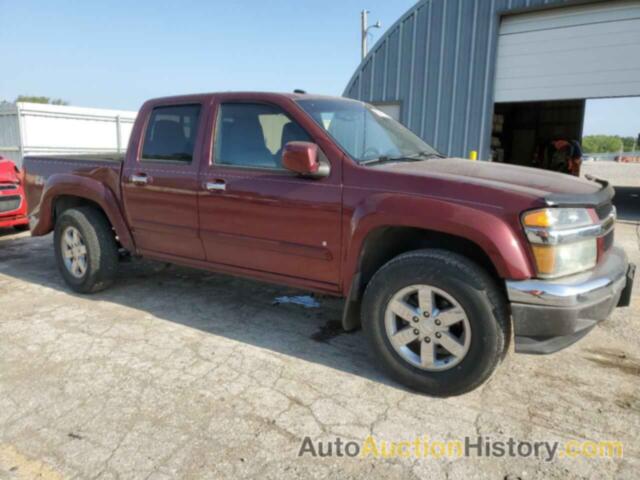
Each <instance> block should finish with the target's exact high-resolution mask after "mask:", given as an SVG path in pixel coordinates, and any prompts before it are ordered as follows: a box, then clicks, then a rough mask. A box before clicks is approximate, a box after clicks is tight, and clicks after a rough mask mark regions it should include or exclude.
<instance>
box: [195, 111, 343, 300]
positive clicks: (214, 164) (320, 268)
mask: <svg viewBox="0 0 640 480" xmlns="http://www.w3.org/2000/svg"><path fill="white" fill-rule="evenodd" d="M216 112H217V113H216V122H215V141H214V145H213V155H212V159H211V162H210V164H209V165H207V166H205V168H204V169H203V172H202V193H201V197H200V236H201V238H202V241H203V244H204V248H205V253H206V256H207V260H208V261H209V262H212V263H215V264H222V265H228V266H232V267H238V268H241V269H244V270H247V271H252V272H265V273H267V274H277V275H280V276H286V277H290V278H295V279H305V280H309V281H312V282H315V283H318V284H321V285H324V286H327V288H329V289H332V287H329V286H330V285H331V286H335V285H337V284H338V280H339V267H340V251H341V249H340V240H341V239H340V216H341V181H340V178H341V177H340V175H341V172H340V167H341V164H340V162H339V161H338V160H339V159H336V158H329V161H330V162H331V163H332V171H331V174H330V176H329V177H327V178H323V179H315V180H314V179H309V178H302V177H300V176H297V175H295V174H293V173H291V172H289V171H287V170H285V169H284V168H283V167H282V165H281V153H282V149H283V147H284V145H285V144H286V143H287V142H290V141H296V140H297V141H314V139H313V138H312V137H311V135H310V134H309V133H307V131H306V130H305V128H304V127H302V125H301V124H300V123H299V122H298V121H296V120H295V119H294V118H293V117H292V116H291V115H290V114H288V113H285V110H284V109H283V108H282V107H280V106H278V105H275V104H267V103H247V102H246V101H242V102H237V101H236V102H234V101H224V102H222V103H218V104H217V105H216ZM298 115H299V114H298ZM308 121H309V122H311V120H308Z"/></svg>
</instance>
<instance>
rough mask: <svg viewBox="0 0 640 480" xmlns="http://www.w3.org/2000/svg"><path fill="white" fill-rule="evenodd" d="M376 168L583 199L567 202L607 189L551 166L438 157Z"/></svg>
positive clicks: (537, 194) (590, 197)
mask: <svg viewBox="0 0 640 480" xmlns="http://www.w3.org/2000/svg"><path fill="white" fill-rule="evenodd" d="M375 168H379V169H384V170H386V171H389V172H395V173H403V174H407V175H412V176H419V177H430V178H442V179H446V180H450V181H453V182H458V183H460V182H462V183H470V184H475V185H482V186H486V187H490V188H496V189H500V190H509V191H513V192H517V193H521V194H523V195H528V196H531V197H537V198H545V199H546V198H551V199H553V198H556V199H562V198H565V199H567V200H569V199H572V198H573V199H574V200H576V199H580V198H582V199H583V201H575V202H566V203H600V202H601V201H602V200H603V199H604V197H605V195H603V194H602V193H601V192H602V191H603V190H604V189H603V184H600V183H596V182H594V181H590V180H585V179H581V178H577V177H573V176H571V175H566V174H562V173H557V172H550V171H548V170H541V169H538V168H530V167H521V166H518V165H506V164H503V163H494V162H483V161H475V162H474V161H471V160H466V159H462V158H437V159H430V160H424V161H420V162H398V163H389V164H381V165H378V166H376V167H375ZM605 187H606V185H605ZM606 188H610V187H606ZM595 197H598V198H595Z"/></svg>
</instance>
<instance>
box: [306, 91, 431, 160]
mask: <svg viewBox="0 0 640 480" xmlns="http://www.w3.org/2000/svg"><path fill="white" fill-rule="evenodd" d="M298 104H299V105H300V106H301V107H302V108H303V110H305V111H306V112H307V113H308V114H309V115H310V116H311V117H312V118H313V119H314V120H315V122H316V123H317V124H318V125H320V126H321V127H322V128H324V129H325V130H326V131H327V132H328V133H329V134H330V135H331V136H332V137H333V139H334V140H335V141H336V142H337V143H338V144H339V145H340V146H341V147H342V149H343V150H344V151H346V152H347V153H348V154H349V156H351V158H353V159H354V160H355V161H357V162H358V163H370V162H373V161H377V160H385V159H390V160H403V159H417V158H419V157H422V156H428V155H438V156H439V154H438V152H437V151H436V150H435V149H434V148H433V147H431V146H430V145H428V144H427V143H425V142H424V141H423V140H422V139H420V137H418V136H417V135H415V134H414V133H413V132H411V131H410V130H409V129H408V128H406V127H404V126H402V125H401V124H400V123H398V122H396V121H395V120H394V119H392V118H391V117H390V116H389V115H387V114H386V113H384V112H382V111H380V110H378V109H376V108H375V107H372V106H371V105H367V104H365V103H362V102H357V101H354V100H347V99H344V100H342V99H315V100H314V99H308V100H298Z"/></svg>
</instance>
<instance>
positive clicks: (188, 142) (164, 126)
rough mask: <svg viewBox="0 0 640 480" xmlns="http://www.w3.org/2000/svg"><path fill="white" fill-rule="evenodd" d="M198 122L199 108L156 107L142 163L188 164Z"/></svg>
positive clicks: (148, 128)
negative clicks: (167, 162) (166, 162)
mask: <svg viewBox="0 0 640 480" xmlns="http://www.w3.org/2000/svg"><path fill="white" fill-rule="evenodd" d="M199 120H200V105H176V106H170V107H156V108H154V109H153V111H152V112H151V118H150V119H149V124H148V125H147V132H146V133H145V137H144V146H143V148H142V161H143V162H144V161H169V162H184V163H191V161H192V160H193V150H194V148H195V140H196V135H197V133H198V125H199Z"/></svg>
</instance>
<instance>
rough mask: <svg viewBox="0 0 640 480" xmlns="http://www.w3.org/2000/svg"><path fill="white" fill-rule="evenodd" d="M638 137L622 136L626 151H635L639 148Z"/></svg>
mask: <svg viewBox="0 0 640 480" xmlns="http://www.w3.org/2000/svg"><path fill="white" fill-rule="evenodd" d="M636 140H637V139H636V138H634V137H622V144H623V148H624V151H625V152H633V151H634V147H635V149H636V150H637V149H639V148H640V145H636Z"/></svg>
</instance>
